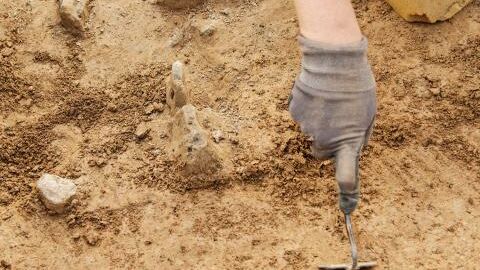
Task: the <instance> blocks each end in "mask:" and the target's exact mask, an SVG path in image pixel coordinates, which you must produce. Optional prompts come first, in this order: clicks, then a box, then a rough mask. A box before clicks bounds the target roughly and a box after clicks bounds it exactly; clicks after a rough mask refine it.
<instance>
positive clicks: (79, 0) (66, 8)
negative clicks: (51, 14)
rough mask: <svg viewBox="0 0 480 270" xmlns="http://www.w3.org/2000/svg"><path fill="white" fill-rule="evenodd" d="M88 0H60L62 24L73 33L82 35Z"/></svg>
mask: <svg viewBox="0 0 480 270" xmlns="http://www.w3.org/2000/svg"><path fill="white" fill-rule="evenodd" d="M89 2H90V0H60V18H61V19H62V25H63V26H64V27H65V28H67V29H69V30H70V31H71V32H72V33H73V34H76V35H84V33H85V28H86V23H87V19H88V15H89V11H88V4H89Z"/></svg>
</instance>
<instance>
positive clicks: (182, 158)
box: [171, 105, 221, 174]
mask: <svg viewBox="0 0 480 270" xmlns="http://www.w3.org/2000/svg"><path fill="white" fill-rule="evenodd" d="M171 124H172V128H171V133H172V136H171V138H172V145H173V153H174V156H175V159H176V160H177V161H178V162H179V163H180V164H184V168H183V169H184V172H185V173H187V174H199V173H213V172H215V171H217V170H218V169H219V168H220V167H221V161H220V158H219V156H218V154H217V150H216V148H215V147H214V146H213V142H211V141H210V140H209V137H208V133H207V132H206V131H205V130H204V129H203V128H202V127H201V126H200V123H199V122H198V120H197V110H196V109H195V107H193V106H192V105H186V106H183V107H182V108H181V109H180V110H178V111H177V113H176V114H175V116H174V119H173V122H172V123H171Z"/></svg>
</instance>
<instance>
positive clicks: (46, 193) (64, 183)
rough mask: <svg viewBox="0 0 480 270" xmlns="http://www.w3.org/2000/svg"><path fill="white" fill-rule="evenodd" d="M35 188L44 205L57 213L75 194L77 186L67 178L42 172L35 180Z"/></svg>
mask: <svg viewBox="0 0 480 270" xmlns="http://www.w3.org/2000/svg"><path fill="white" fill-rule="evenodd" d="M37 189H38V191H39V192H40V198H41V199H42V201H43V203H44V204H45V206H46V207H47V208H48V209H50V210H53V211H55V212H57V213H63V212H64V211H65V208H66V206H67V205H68V204H69V203H70V201H71V200H72V199H73V197H74V196H75V193H76V191H77V186H76V185H75V184H74V183H73V182H72V181H71V180H69V179H65V178H61V177H59V176H56V175H52V174H44V175H42V177H41V178H40V179H39V180H38V181H37Z"/></svg>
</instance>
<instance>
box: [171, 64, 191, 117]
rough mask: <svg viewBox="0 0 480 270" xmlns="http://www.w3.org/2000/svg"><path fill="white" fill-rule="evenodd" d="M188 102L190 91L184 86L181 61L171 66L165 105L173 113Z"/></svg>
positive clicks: (183, 71) (183, 72)
mask: <svg viewBox="0 0 480 270" xmlns="http://www.w3.org/2000/svg"><path fill="white" fill-rule="evenodd" d="M189 101H190V91H189V90H188V88H187V87H186V85H185V70H184V65H183V63H182V62H181V61H176V62H175V63H173V65H172V74H171V76H170V83H169V87H168V89H167V104H168V106H169V107H170V111H171V112H172V113H175V111H177V110H178V109H180V108H182V107H183V106H185V105H187V104H188V103H189Z"/></svg>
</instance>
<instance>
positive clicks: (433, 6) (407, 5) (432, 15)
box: [387, 0, 472, 23]
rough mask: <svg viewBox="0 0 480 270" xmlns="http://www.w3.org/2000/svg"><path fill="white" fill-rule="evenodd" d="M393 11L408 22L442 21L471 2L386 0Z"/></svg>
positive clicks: (456, 0) (458, 0)
mask: <svg viewBox="0 0 480 270" xmlns="http://www.w3.org/2000/svg"><path fill="white" fill-rule="evenodd" d="M387 2H388V3H389V4H390V5H391V6H392V7H393V9H394V10H395V11H396V12H397V13H398V14H399V15H400V16H401V17H402V18H404V19H405V20H407V21H409V22H429V23H434V22H437V21H444V20H447V19H449V18H451V17H452V16H453V15H455V14H456V13H457V12H459V11H460V10H461V9H462V8H464V7H465V6H466V5H468V4H469V3H470V2H472V0H436V1H431V0H387Z"/></svg>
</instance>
